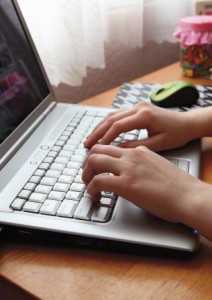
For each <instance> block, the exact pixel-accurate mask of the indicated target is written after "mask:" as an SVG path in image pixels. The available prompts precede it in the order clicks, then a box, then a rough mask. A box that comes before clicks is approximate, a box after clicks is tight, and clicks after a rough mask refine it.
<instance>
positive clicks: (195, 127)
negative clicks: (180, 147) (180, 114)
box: [185, 107, 212, 140]
mask: <svg viewBox="0 0 212 300" xmlns="http://www.w3.org/2000/svg"><path fill="white" fill-rule="evenodd" d="M185 117H186V127H185V128H186V130H187V132H188V134H189V139H190V140H193V139H198V138H201V137H207V136H211V135H212V130H211V128H212V126H211V124H212V107H207V108H203V109H196V110H191V111H189V112H186V113H185Z"/></svg>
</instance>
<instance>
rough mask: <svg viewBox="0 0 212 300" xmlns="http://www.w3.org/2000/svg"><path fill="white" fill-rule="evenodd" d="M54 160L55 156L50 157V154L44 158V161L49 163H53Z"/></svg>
mask: <svg viewBox="0 0 212 300" xmlns="http://www.w3.org/2000/svg"><path fill="white" fill-rule="evenodd" d="M53 161H54V157H50V156H47V157H45V158H44V160H43V162H44V163H49V164H51V163H53Z"/></svg>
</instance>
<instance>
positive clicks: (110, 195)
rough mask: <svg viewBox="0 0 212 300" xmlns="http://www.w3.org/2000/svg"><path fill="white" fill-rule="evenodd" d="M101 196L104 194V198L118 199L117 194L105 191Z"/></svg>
mask: <svg viewBox="0 0 212 300" xmlns="http://www.w3.org/2000/svg"><path fill="white" fill-rule="evenodd" d="M101 194H102V197H106V198H112V199H116V194H115V193H112V192H108V191H106V192H105V191H103V192H102V193H101Z"/></svg>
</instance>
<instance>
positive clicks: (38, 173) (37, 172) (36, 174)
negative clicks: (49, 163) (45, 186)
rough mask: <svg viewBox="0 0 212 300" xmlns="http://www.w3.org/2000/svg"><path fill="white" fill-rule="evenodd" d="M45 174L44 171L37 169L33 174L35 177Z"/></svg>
mask: <svg viewBox="0 0 212 300" xmlns="http://www.w3.org/2000/svg"><path fill="white" fill-rule="evenodd" d="M44 174H45V170H41V169H37V170H36V171H35V173H34V175H35V176H39V177H42V176H43V175H44Z"/></svg>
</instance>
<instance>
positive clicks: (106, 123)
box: [84, 109, 135, 148]
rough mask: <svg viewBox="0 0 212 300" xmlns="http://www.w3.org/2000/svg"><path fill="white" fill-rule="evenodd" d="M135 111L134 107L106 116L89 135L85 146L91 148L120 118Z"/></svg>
mask: <svg viewBox="0 0 212 300" xmlns="http://www.w3.org/2000/svg"><path fill="white" fill-rule="evenodd" d="M134 113H135V110H134V109H127V110H124V111H121V112H118V113H115V114H113V115H110V116H109V117H108V118H107V117H106V118H105V119H104V120H103V121H102V122H101V124H100V125H99V124H98V125H97V126H96V128H95V129H94V131H93V132H92V133H91V134H90V135H89V136H88V137H87V139H86V141H85V142H84V146H85V147H87V148H91V147H92V146H93V145H94V144H95V143H96V142H97V141H98V140H100V139H101V138H102V137H103V136H104V135H105V133H106V132H107V131H108V129H109V128H110V127H111V126H112V124H113V123H114V122H116V121H118V120H121V119H124V118H126V117H128V116H130V115H133V114H134Z"/></svg>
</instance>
